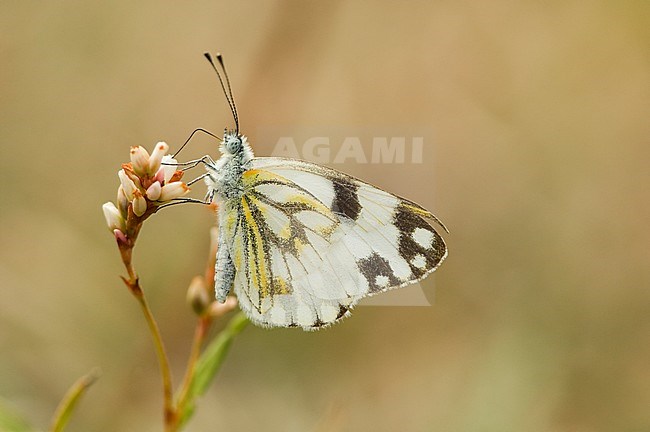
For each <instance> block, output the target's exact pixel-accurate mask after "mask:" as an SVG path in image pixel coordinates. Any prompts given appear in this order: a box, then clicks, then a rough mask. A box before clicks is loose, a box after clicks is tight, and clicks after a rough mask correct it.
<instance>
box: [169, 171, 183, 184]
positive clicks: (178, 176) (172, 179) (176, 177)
mask: <svg viewBox="0 0 650 432" xmlns="http://www.w3.org/2000/svg"><path fill="white" fill-rule="evenodd" d="M183 174H185V173H184V172H183V171H174V174H172V176H171V177H170V178H169V180H168V183H173V182H177V181H180V180H181V179H182V178H183Z"/></svg>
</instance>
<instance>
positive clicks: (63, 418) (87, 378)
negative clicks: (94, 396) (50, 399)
mask: <svg viewBox="0 0 650 432" xmlns="http://www.w3.org/2000/svg"><path fill="white" fill-rule="evenodd" d="M98 377H99V370H97V369H95V370H92V371H91V372H90V373H89V374H87V375H84V376H82V377H81V378H79V379H78V380H77V382H75V383H74V384H73V385H72V387H70V389H68V392H67V393H66V394H65V396H63V399H62V400H61V402H60V403H59V406H58V407H57V409H56V412H55V413H54V417H53V418H52V424H51V426H50V429H49V430H50V432H61V431H62V430H63V428H65V426H66V424H68V421H69V420H70V416H71V415H72V412H73V411H74V409H75V407H76V406H77V403H79V400H80V399H81V396H83V395H84V393H85V392H86V390H88V387H90V386H91V385H92V384H93V383H94V382H95V381H97V378H98Z"/></svg>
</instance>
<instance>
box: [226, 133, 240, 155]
mask: <svg viewBox="0 0 650 432" xmlns="http://www.w3.org/2000/svg"><path fill="white" fill-rule="evenodd" d="M241 149H242V143H241V139H239V137H234V138H231V139H229V140H228V142H226V150H228V152H229V153H233V154H234V153H238V152H239V151H240V150H241Z"/></svg>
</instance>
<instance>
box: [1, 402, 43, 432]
mask: <svg viewBox="0 0 650 432" xmlns="http://www.w3.org/2000/svg"><path fill="white" fill-rule="evenodd" d="M35 430H36V429H34V428H33V427H31V426H30V425H29V424H28V423H27V422H26V421H25V420H24V419H22V418H21V417H20V416H19V415H18V414H16V413H15V412H13V410H10V409H9V407H8V406H7V405H6V404H5V403H4V401H3V400H0V431H3V432H34V431H35Z"/></svg>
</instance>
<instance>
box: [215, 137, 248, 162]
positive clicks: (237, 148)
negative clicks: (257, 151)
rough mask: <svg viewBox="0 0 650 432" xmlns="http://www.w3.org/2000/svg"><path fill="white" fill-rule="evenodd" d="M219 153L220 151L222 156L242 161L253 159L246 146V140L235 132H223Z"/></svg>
mask: <svg viewBox="0 0 650 432" xmlns="http://www.w3.org/2000/svg"><path fill="white" fill-rule="evenodd" d="M219 151H221V154H222V155H223V156H230V157H235V158H237V159H241V160H243V161H248V160H250V159H252V158H253V152H252V150H251V147H250V145H249V144H248V140H247V139H246V137H245V136H244V135H240V134H239V133H237V131H230V130H224V132H223V140H222V141H221V145H220V146H219Z"/></svg>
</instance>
